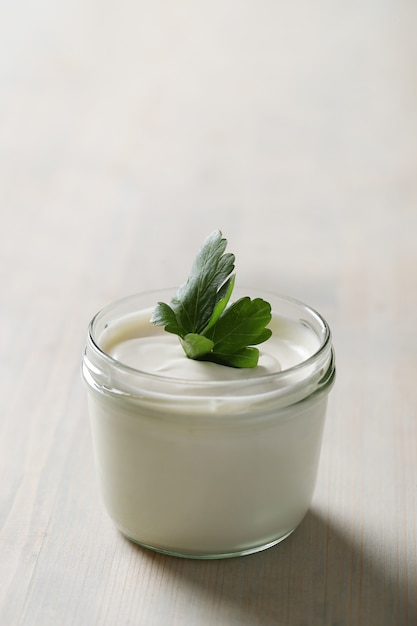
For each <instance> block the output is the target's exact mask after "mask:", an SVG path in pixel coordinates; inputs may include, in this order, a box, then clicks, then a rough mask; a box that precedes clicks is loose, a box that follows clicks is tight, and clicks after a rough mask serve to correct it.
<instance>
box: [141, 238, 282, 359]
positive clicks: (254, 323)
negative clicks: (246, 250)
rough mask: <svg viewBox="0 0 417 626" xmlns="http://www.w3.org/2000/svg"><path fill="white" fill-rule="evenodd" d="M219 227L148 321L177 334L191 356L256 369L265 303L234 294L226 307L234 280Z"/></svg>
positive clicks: (267, 317)
mask: <svg viewBox="0 0 417 626" xmlns="http://www.w3.org/2000/svg"><path fill="white" fill-rule="evenodd" d="M226 246H227V240H226V239H224V238H223V237H222V233H221V232H220V231H219V230H216V231H214V232H213V233H211V235H209V237H208V238H207V239H206V241H205V243H204V245H203V247H202V248H201V250H200V251H199V253H198V254H197V257H196V259H195V261H194V263H193V265H192V268H191V273H190V276H189V277H188V280H187V282H186V283H185V284H184V285H182V286H181V287H180V288H179V289H178V291H177V293H176V295H175V297H174V298H173V299H172V300H171V302H170V304H166V303H164V302H159V303H158V305H157V306H156V308H155V309H154V311H153V314H152V318H151V322H152V323H153V324H155V326H164V327H165V330H166V331H167V332H170V333H174V334H175V335H178V336H179V337H180V342H181V345H182V347H183V349H184V351H185V353H186V355H187V356H188V357H189V358H191V359H199V360H205V361H212V362H214V363H220V364H222V365H228V366H229V367H256V365H257V364H258V359H259V350H258V349H257V348H254V347H253V346H254V345H257V344H260V343H262V342H264V341H266V340H267V339H269V337H270V336H271V331H270V330H269V329H268V328H266V326H267V324H269V322H270V321H271V306H270V304H269V303H268V302H265V300H262V299H261V298H255V299H254V300H251V299H250V298H249V297H244V298H240V299H239V300H237V301H236V302H234V303H233V304H231V305H229V306H227V305H228V303H229V300H230V297H231V294H232V291H233V288H234V284H235V275H234V274H232V272H233V270H234V262H235V257H234V255H233V254H230V253H226V252H225V250H226Z"/></svg>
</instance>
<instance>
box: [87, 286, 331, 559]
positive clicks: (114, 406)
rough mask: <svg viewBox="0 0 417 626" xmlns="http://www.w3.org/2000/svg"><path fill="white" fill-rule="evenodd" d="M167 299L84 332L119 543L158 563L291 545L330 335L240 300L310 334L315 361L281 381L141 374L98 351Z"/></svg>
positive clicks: (324, 392) (118, 312)
mask: <svg viewBox="0 0 417 626" xmlns="http://www.w3.org/2000/svg"><path fill="white" fill-rule="evenodd" d="M174 294H175V290H164V291H159V292H158V291H154V292H147V293H142V294H138V295H134V296H130V297H128V298H125V299H123V300H120V301H117V302H115V303H113V304H111V305H109V306H107V307H106V308H104V309H103V310H101V311H100V312H99V313H97V315H95V317H94V318H93V320H92V321H91V323H90V325H89V329H88V335H87V345H86V348H85V352H84V356H83V364H82V371H83V376H84V379H85V381H86V383H87V389H88V403H89V414H90V423H91V431H92V440H93V449H94V457H95V464H96V469H97V475H98V480H99V485H100V489H101V493H102V497H103V500H104V503H105V506H106V509H107V511H108V513H109V515H110V517H111V518H112V520H113V522H114V523H115V525H116V527H117V528H118V529H119V530H120V531H121V532H122V533H123V534H124V535H125V536H126V537H128V538H129V539H131V540H132V541H134V542H136V543H138V544H140V545H142V546H145V547H147V548H152V549H154V550H157V551H160V552H163V553H167V554H172V555H176V556H183V557H191V558H224V557H230V556H238V555H245V554H250V553H252V552H257V551H259V550H263V549H265V548H268V547H270V546H273V545H274V544H276V543H278V542H279V541H282V540H283V539H285V538H286V537H288V535H290V534H291V533H292V532H293V531H294V529H295V528H296V527H297V526H298V524H299V523H300V522H301V520H302V519H303V517H304V516H305V514H306V512H307V511H308V508H309V506H310V503H311V499H312V495H313V491H314V487H315V482H316V475H317V468H318V461H319V455H320V448H321V440H322V432H323V426H324V421H325V414H326V405H327V397H328V393H329V391H330V389H331V387H332V385H333V382H334V377H335V363H334V354H333V348H332V342H331V333H330V329H329V326H328V324H327V323H326V321H325V320H324V319H323V317H321V315H319V314H318V313H317V312H316V311H314V310H313V309H311V308H310V307H308V306H306V305H305V304H303V303H301V302H298V301H296V300H293V299H290V298H286V297H282V296H278V295H274V294H270V293H266V294H265V293H264V294H262V293H261V294H259V293H258V292H257V293H256V294H252V293H251V290H245V292H244V295H249V296H252V297H255V296H256V297H263V298H264V299H265V300H267V301H268V302H270V304H271V306H272V312H273V315H279V316H283V318H285V319H287V320H291V323H294V324H296V325H299V327H300V329H301V328H302V329H304V330H305V329H307V330H308V332H310V334H311V335H312V336H313V337H314V341H315V346H316V347H315V348H314V350H313V352H312V354H310V355H309V356H308V357H307V358H305V359H303V360H302V361H301V362H299V363H298V364H296V365H294V366H292V367H289V368H287V369H283V370H282V371H279V372H273V373H267V374H262V375H255V373H253V372H251V371H249V370H245V371H244V374H242V378H239V377H237V378H235V379H233V380H217V381H213V380H205V381H201V380H200V381H199V380H184V379H179V378H172V377H169V376H165V375H161V374H158V373H147V372H146V371H142V370H139V369H136V368H135V367H132V366H128V365H126V364H124V363H122V362H120V361H118V360H117V359H115V358H114V357H113V356H111V355H110V354H109V353H108V352H107V351H106V347H105V346H106V339H105V338H106V337H108V334H109V332H110V333H111V332H113V333H114V332H118V329H119V330H120V329H123V327H124V326H126V328H128V330H127V331H126V332H125V333H124V336H125V337H129V336H130V337H133V336H134V335H135V330H134V329H135V323H134V320H135V315H137V314H138V312H143V311H148V310H149V317H150V312H151V309H152V308H153V307H154V306H155V305H156V303H157V302H158V301H161V300H162V301H165V302H169V301H170V299H171V298H172V296H173V295H174ZM235 295H237V296H239V295H240V294H239V290H238V289H235V291H234V294H233V296H235ZM146 315H148V313H146ZM148 319H149V318H148ZM159 330H161V329H159ZM161 332H163V333H164V334H165V335H166V333H165V331H161ZM296 347H297V346H296ZM259 348H260V350H262V345H260V346H259ZM300 348H303V346H300ZM184 358H186V357H185V356H184ZM191 363H195V362H194V361H191ZM217 367H223V368H224V367H225V366H217ZM226 369H230V368H227V367H226ZM239 372H243V370H239ZM258 374H259V372H258Z"/></svg>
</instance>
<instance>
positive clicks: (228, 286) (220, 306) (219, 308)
mask: <svg viewBox="0 0 417 626" xmlns="http://www.w3.org/2000/svg"><path fill="white" fill-rule="evenodd" d="M234 286H235V276H231V277H230V278H229V280H228V281H227V282H226V283H225V284H224V285H223V287H222V288H221V289H220V291H219V295H220V300H218V302H217V304H216V306H215V307H214V311H213V314H212V316H211V319H210V321H209V323H208V324H207V326H206V327H205V329H204V331H203V333H204V334H206V333H207V331H208V330H209V329H210V328H211V327H212V326H214V324H215V323H216V322H217V320H218V319H219V317H220V315H221V314H222V313H223V311H224V310H225V308H226V306H227V303H228V302H229V300H230V296H231V295H232V291H233V287H234ZM223 293H224V296H223Z"/></svg>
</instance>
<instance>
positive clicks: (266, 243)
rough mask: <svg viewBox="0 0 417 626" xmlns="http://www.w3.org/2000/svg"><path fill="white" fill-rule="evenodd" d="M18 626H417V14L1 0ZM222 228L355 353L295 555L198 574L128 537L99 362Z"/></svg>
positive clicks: (4, 379) (4, 365)
mask: <svg viewBox="0 0 417 626" xmlns="http://www.w3.org/2000/svg"><path fill="white" fill-rule="evenodd" d="M1 14H2V17H1V19H0V255H1V263H0V278H1V284H2V296H1V307H0V340H1V345H2V359H1V365H0V367H1V371H0V446H1V452H0V623H1V624H2V625H4V626H9V625H10V626H50V625H51V626H52V625H55V624H60V625H62V626H72V625H74V626H75V625H77V626H84V625H85V626H91V625H92V624H94V625H100V626H114V625H115V624H117V625H118V626H119V625H120V626H127V625H128V624H130V625H136V624H138V625H145V626H166V625H167V624H170V625H172V626H180V625H181V626H188V625H190V626H191V625H192V626H200V625H201V626H203V625H204V626H232V625H235V624H236V625H239V626H246V625H247V626H269V625H271V626H272V625H276V624H283V625H284V624H285V625H286V626H304V625H306V626H307V625H308V626H352V625H355V626H370V625H371V624H378V626H414V625H415V624H417V600H416V597H417V591H416V590H417V538H416V527H417V478H416V477H417V424H416V419H417V386H416V384H415V379H416V374H417V331H416V321H417V320H416V313H415V312H416V310H417V247H416V244H415V239H416V231H417V150H416V145H417V74H416V67H417V44H416V38H415V24H416V18H417V14H416V7H415V5H414V4H413V3H412V2H409V1H408V0H396V1H394V0H388V1H387V2H384V3H381V2H376V1H373V0H365V2H363V3H360V4H358V3H345V4H344V5H343V4H340V3H334V2H333V3H331V2H328V1H327V0H319V1H318V2H315V3H310V2H307V0H300V1H298V2H295V3H281V2H272V1H270V0H265V1H264V2H260V3H259V2H258V3H253V2H249V1H247V0H243V1H242V2H230V3H229V2H228V3H222V2H220V1H218V0H214V2H210V3H209V2H197V3H192V2H188V1H187V0H185V1H184V2H180V3H169V2H166V1H164V0H156V1H155V2H152V3H144V2H142V1H140V0H139V1H137V2H132V1H131V0H123V1H122V2H119V3H113V4H110V3H104V4H103V3H98V2H96V0H86V1H84V2H81V1H79V0H73V1H72V2H69V0H62V1H61V2H59V3H53V2H51V0H40V2H37V3H23V2H19V1H18V2H14V3H3V5H2V7H1ZM217 227H220V228H222V230H223V232H224V234H225V235H226V236H227V238H228V239H229V248H230V250H232V251H233V252H235V254H236V256H237V259H238V280H239V282H240V284H248V285H256V286H259V287H260V288H266V289H271V290H275V291H279V292H283V293H286V294H288V295H291V296H294V297H297V298H299V299H301V300H304V301H307V302H308V303H309V304H311V305H313V306H314V307H316V308H317V309H319V310H320V311H321V312H322V313H323V314H324V316H325V317H326V318H327V319H328V321H329V323H330V325H331V327H332V330H333V334H334V343H335V346H336V351H337V367H338V377H337V383H336V386H335V388H334V391H333V393H332V396H331V400H330V406H329V414H328V421H327V424H326V430H325V437H324V442H323V451H322V457H321V464H320V472H319V477H318V483H317V489H316V493H315V497H314V502H313V505H312V508H311V511H310V513H309V514H308V516H307V517H306V519H305V520H304V522H303V523H302V524H301V526H300V527H299V528H298V530H297V531H296V532H295V533H294V534H293V536H291V537H290V538H289V539H287V540H286V541H285V542H283V543H282V544H281V545H279V546H277V547H275V548H273V549H271V550H269V551H266V552H264V553H261V554H257V555H254V556H250V557H245V558H242V559H233V560H228V561H216V562H192V561H183V560H177V559H174V558H168V557H164V556H161V555H157V554H153V553H151V552H147V551H145V550H142V549H140V548H138V547H136V546H134V545H132V544H130V543H129V542H128V541H126V540H124V539H123V538H122V537H121V536H120V535H119V534H118V533H117V532H116V531H115V530H114V529H113V526H112V524H111V522H110V520H109V519H108V517H107V515H106V513H105V512H104V510H103V507H102V504H101V502H100V499H99V496H98V493H97V485H96V482H95V475H94V468H93V463H92V454H91V445H90V434H89V426H88V418H87V408H86V398H85V390H84V389H83V386H82V383H81V377H80V360H81V352H82V348H83V344H84V337H85V332H86V327H87V324H88V322H89V320H90V318H91V317H92V315H93V314H94V313H95V312H96V310H98V309H99V308H100V307H102V306H104V305H105V304H107V303H109V302H110V301H112V300H114V299H115V298H118V297H120V296H123V295H126V294H129V293H132V292H135V291H142V290H145V289H149V288H156V287H163V286H169V285H175V284H178V282H180V281H182V280H183V278H184V277H185V275H186V273H187V271H188V268H189V264H190V261H191V260H192V258H193V257H194V254H195V252H196V249H197V248H198V247H199V245H200V243H201V241H202V240H203V238H204V237H205V236H206V235H207V234H208V232H210V231H211V230H213V229H214V228H217Z"/></svg>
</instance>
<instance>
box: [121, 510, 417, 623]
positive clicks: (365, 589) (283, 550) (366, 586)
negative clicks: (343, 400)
mask: <svg viewBox="0 0 417 626" xmlns="http://www.w3.org/2000/svg"><path fill="white" fill-rule="evenodd" d="M132 546H133V548H132V549H135V550H138V551H139V552H140V553H141V555H143V556H144V557H145V558H147V559H150V560H151V561H152V562H153V564H154V565H155V566H157V567H160V569H161V570H162V571H163V575H164V576H171V575H172V576H173V577H174V579H175V584H176V585H178V586H180V587H181V593H182V595H183V596H185V597H186V598H187V607H188V608H187V614H188V616H189V617H188V619H187V620H186V623H191V621H190V617H192V616H194V617H195V620H196V621H195V623H207V625H208V626H209V625H210V624H222V625H225V626H229V625H233V624H236V625H239V626H246V625H248V626H249V625H250V626H272V625H276V626H281V624H282V625H285V626H319V625H320V626H359V625H360V626H374V625H375V626H415V625H416V624H417V610H416V604H415V597H413V596H414V595H415V590H413V589H411V586H410V588H409V592H408V593H407V589H406V588H403V587H402V585H401V583H402V581H401V572H400V573H397V574H396V575H395V577H394V573H393V572H391V571H390V569H389V567H390V564H389V563H387V562H386V559H384V556H383V555H382V556H381V555H379V558H378V555H373V556H371V555H370V552H369V550H368V549H367V546H366V545H364V546H361V545H360V544H358V543H356V542H355V541H354V540H352V539H350V538H349V537H348V536H346V534H344V532H343V531H342V530H341V529H339V528H337V526H336V525H332V523H331V522H327V521H325V520H324V519H323V518H322V517H321V516H320V514H319V513H317V512H310V513H308V515H307V516H306V518H305V519H304V521H303V522H302V524H301V525H300V527H299V528H298V529H297V530H296V531H295V532H294V533H293V535H291V537H289V538H288V539H286V540H285V541H283V542H282V543H281V544H278V545H277V546H275V547H274V548H270V549H269V550H266V551H264V552H260V553H258V554H254V555H251V556H246V557H242V558H233V559H226V560H221V561H220V560H216V561H195V560H188V559H180V558H175V557H169V556H164V555H162V554H158V553H154V552H152V551H149V550H145V549H143V548H140V547H139V546H135V545H134V544H132ZM392 567H394V565H392ZM404 567H405V564H404ZM404 584H405V583H404ZM202 606H203V607H205V612H204V613H203V612H202V609H201V607H202ZM197 620H199V621H198V622H197ZM204 620H206V621H204ZM176 623H177V622H176Z"/></svg>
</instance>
